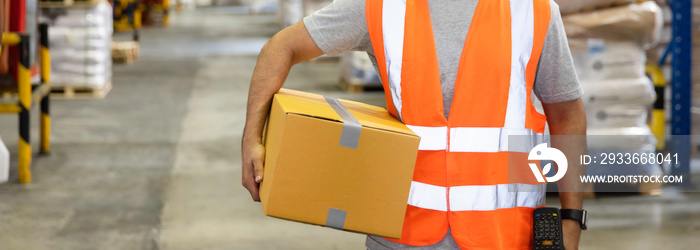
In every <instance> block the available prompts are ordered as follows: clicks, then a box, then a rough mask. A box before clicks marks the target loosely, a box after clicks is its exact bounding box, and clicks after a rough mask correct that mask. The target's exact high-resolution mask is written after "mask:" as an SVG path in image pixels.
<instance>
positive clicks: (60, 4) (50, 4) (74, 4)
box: [39, 0, 103, 8]
mask: <svg viewBox="0 0 700 250" xmlns="http://www.w3.org/2000/svg"><path fill="white" fill-rule="evenodd" d="M102 1H103V0H87V1H86V0H63V1H39V7H40V8H92V7H95V6H97V4H99V3H102Z"/></svg>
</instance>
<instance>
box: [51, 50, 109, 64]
mask: <svg viewBox="0 0 700 250" xmlns="http://www.w3.org/2000/svg"><path fill="white" fill-rule="evenodd" d="M110 52H111V51H105V50H75V49H70V48H65V49H61V50H59V51H55V52H52V53H51V60H56V61H60V62H64V64H87V65H96V64H102V63H106V62H107V61H110V60H112V56H111V54H110ZM103 66H104V65H103Z"/></svg>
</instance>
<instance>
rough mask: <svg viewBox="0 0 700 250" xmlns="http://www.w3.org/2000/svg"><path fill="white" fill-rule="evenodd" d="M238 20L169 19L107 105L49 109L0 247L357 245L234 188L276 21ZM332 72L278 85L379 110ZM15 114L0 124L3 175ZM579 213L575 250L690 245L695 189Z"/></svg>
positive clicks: (229, 11)
mask: <svg viewBox="0 0 700 250" xmlns="http://www.w3.org/2000/svg"><path fill="white" fill-rule="evenodd" d="M245 12H246V10H245V9H242V8H235V7H227V8H203V9H197V10H194V11H185V12H183V13H181V14H177V13H174V14H173V17H172V18H171V20H172V25H171V27H168V28H149V29H144V30H143V31H142V33H141V37H142V44H141V53H142V57H141V59H140V61H139V62H137V63H136V64H134V65H128V66H124V65H115V66H114V76H113V82H114V88H113V90H112V91H111V93H109V95H108V96H107V98H105V99H102V100H56V101H54V102H53V104H52V105H53V106H52V113H53V137H52V142H53V144H52V149H53V151H52V153H51V155H50V156H41V157H39V156H37V157H35V158H34V162H33V180H34V182H33V183H32V184H27V185H21V184H18V183H17V180H16V178H17V176H16V175H17V174H16V169H12V173H11V176H12V177H11V178H13V180H11V182H10V183H7V184H2V185H0V249H3V250H5V249H364V245H363V244H364V236H363V235H359V234H354V233H347V232H342V231H337V230H332V229H327V228H322V227H317V226H310V225H305V224H301V223H295V222H289V221H284V220H279V219H274V218H269V217H265V216H264V215H263V213H262V208H261V206H260V204H259V203H254V202H252V201H251V200H250V197H249V195H248V193H247V192H246V190H245V189H243V188H242V187H241V184H240V164H241V162H240V139H241V132H242V128H243V122H244V112H245V102H246V94H247V86H248V83H249V80H250V77H251V74H252V72H253V67H254V65H255V61H256V55H257V53H258V51H259V50H260V48H261V47H262V45H263V44H264V43H265V41H266V40H267V39H269V37H271V36H272V35H273V34H274V33H275V32H276V31H277V30H278V26H277V24H276V17H275V16H273V15H248V14H245ZM120 35H123V34H120ZM127 35H128V34H127ZM337 78H338V66H337V63H303V64H300V65H298V66H295V67H294V69H293V71H292V74H291V75H290V77H289V79H288V82H287V84H286V85H285V86H286V87H289V88H293V89H298V90H302V91H312V92H316V93H319V94H324V95H331V96H337V97H340V98H346V99H353V100H357V101H362V102H366V103H370V104H375V105H383V102H384V101H383V95H382V94H381V93H378V92H373V93H366V94H346V93H344V92H342V91H341V90H340V89H339V88H338V87H337ZM37 116H38V109H37V108H34V110H33V117H34V118H36V117H37ZM16 119H17V118H16V116H11V115H6V116H0V135H1V136H2V138H3V139H4V141H5V143H6V144H7V146H8V148H9V149H10V151H11V154H12V157H13V162H12V165H13V166H15V168H16V164H17V163H16V155H17V150H16V146H17V142H16V135H17V120H16ZM33 125H34V127H35V128H34V129H32V141H33V145H34V148H35V150H38V147H37V146H36V145H38V134H37V133H36V132H37V131H38V130H37V129H36V128H37V127H38V123H37V121H36V119H35V120H34V122H33ZM549 205H557V199H556V198H550V201H549ZM586 208H587V209H588V210H589V211H590V214H591V217H590V229H589V231H587V232H585V233H584V234H583V237H582V243H581V247H582V249H696V248H697V246H698V245H700V237H698V236H700V195H699V194H697V193H693V194H690V193H676V192H666V193H664V195H661V196H646V197H645V196H633V195H625V196H615V197H610V196H605V197H603V198H600V199H594V200H586Z"/></svg>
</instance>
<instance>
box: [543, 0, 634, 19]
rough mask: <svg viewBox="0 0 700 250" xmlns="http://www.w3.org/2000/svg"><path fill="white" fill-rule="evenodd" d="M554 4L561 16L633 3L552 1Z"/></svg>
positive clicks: (599, 0)
mask: <svg viewBox="0 0 700 250" xmlns="http://www.w3.org/2000/svg"><path fill="white" fill-rule="evenodd" d="M554 2H556V3H557V4H558V5H559V11H560V12H561V14H562V15H566V14H570V13H575V12H581V11H586V10H592V9H597V8H604V7H609V6H613V5H623V4H630V3H633V1H632V0H554Z"/></svg>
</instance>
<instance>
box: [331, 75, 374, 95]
mask: <svg viewBox="0 0 700 250" xmlns="http://www.w3.org/2000/svg"><path fill="white" fill-rule="evenodd" d="M339 86H340V88H341V89H343V90H345V91H346V92H348V93H363V92H365V91H379V90H382V85H367V84H361V83H353V82H352V81H346V80H344V79H342V78H341V79H340V82H339Z"/></svg>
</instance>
